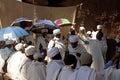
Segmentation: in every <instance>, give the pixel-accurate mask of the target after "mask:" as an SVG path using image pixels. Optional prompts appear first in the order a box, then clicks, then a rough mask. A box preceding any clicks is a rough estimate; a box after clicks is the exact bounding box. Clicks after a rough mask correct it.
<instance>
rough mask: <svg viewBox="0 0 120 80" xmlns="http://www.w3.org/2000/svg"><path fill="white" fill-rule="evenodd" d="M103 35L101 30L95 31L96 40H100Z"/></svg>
mask: <svg viewBox="0 0 120 80" xmlns="http://www.w3.org/2000/svg"><path fill="white" fill-rule="evenodd" d="M103 35H104V34H103V32H101V31H99V32H98V33H97V35H96V38H97V39H98V40H102V37H103Z"/></svg>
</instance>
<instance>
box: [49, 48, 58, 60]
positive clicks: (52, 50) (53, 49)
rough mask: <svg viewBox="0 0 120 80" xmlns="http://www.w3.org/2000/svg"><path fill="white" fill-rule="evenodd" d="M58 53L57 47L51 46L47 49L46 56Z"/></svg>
mask: <svg viewBox="0 0 120 80" xmlns="http://www.w3.org/2000/svg"><path fill="white" fill-rule="evenodd" d="M58 53H59V49H58V47H53V48H50V49H48V51H47V56H48V57H49V58H52V57H54V56H55V55H56V54H58Z"/></svg>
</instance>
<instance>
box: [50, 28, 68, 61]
mask: <svg viewBox="0 0 120 80" xmlns="http://www.w3.org/2000/svg"><path fill="white" fill-rule="evenodd" d="M53 35H54V38H53V39H51V40H50V41H49V43H48V50H49V49H50V48H52V47H58V49H59V51H60V54H61V56H62V59H64V56H65V50H66V47H65V44H64V41H63V40H62V39H61V38H60V37H61V30H60V29H55V30H53Z"/></svg>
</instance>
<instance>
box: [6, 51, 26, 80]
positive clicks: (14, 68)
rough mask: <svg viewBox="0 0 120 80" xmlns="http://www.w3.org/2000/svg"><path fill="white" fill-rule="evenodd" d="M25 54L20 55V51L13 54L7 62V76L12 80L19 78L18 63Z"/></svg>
mask: <svg viewBox="0 0 120 80" xmlns="http://www.w3.org/2000/svg"><path fill="white" fill-rule="evenodd" d="M24 56H25V54H23V53H21V52H20V51H17V52H15V53H14V54H13V55H12V56H11V57H10V58H9V60H8V65H7V71H8V73H9V76H10V78H11V79H13V80H19V76H20V72H19V70H20V65H21V64H20V62H21V60H22V58H23V57H24Z"/></svg>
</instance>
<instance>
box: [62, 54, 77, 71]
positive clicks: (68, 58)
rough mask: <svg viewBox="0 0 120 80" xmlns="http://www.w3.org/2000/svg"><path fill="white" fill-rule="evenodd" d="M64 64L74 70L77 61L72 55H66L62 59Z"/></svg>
mask: <svg viewBox="0 0 120 80" xmlns="http://www.w3.org/2000/svg"><path fill="white" fill-rule="evenodd" d="M64 64H65V65H68V66H71V67H72V68H73V69H75V67H76V65H77V59H76V57H75V56H74V55H72V54H68V55H66V56H65V58H64Z"/></svg>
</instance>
